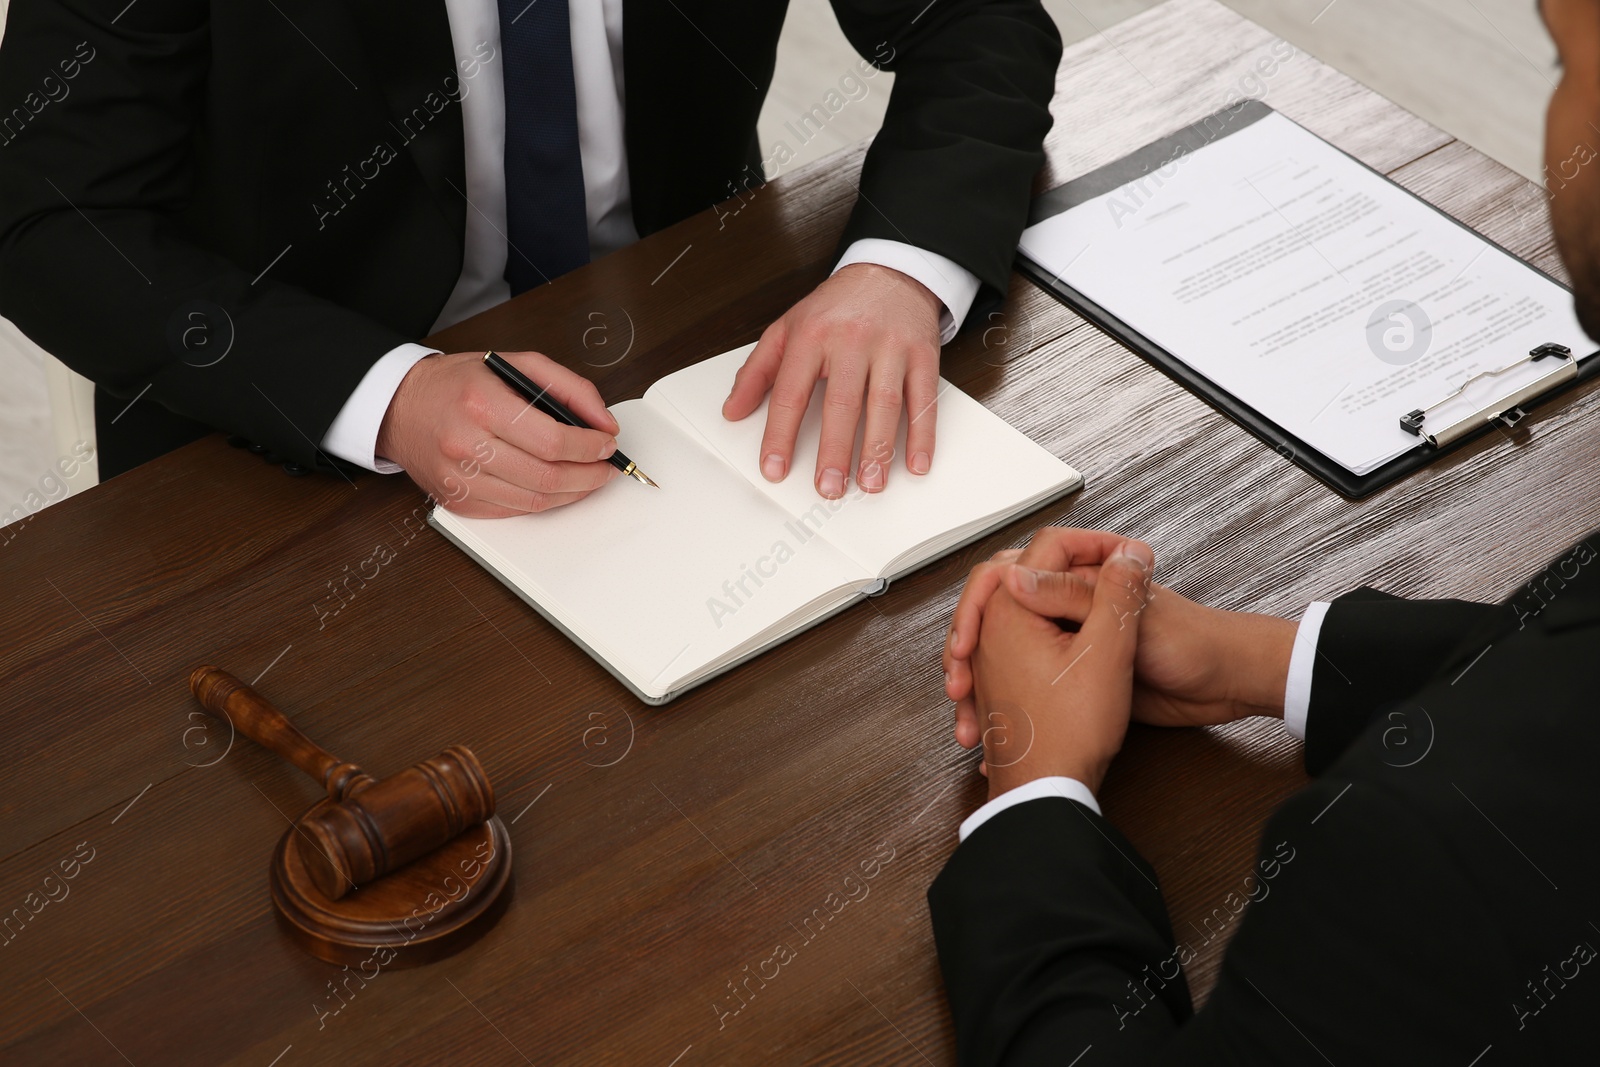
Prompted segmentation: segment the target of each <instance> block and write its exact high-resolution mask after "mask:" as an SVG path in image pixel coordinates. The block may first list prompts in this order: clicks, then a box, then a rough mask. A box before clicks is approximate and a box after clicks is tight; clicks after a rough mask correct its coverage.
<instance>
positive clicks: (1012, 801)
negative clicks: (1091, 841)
mask: <svg viewBox="0 0 1600 1067" xmlns="http://www.w3.org/2000/svg"><path fill="white" fill-rule="evenodd" d="M1042 797H1063V798H1065V799H1067V800H1076V801H1077V802H1078V803H1080V804H1082V805H1083V806H1084V807H1086V808H1088V809H1089V810H1090V811H1092V812H1094V813H1095V814H1096V815H1099V814H1100V804H1099V802H1098V801H1096V800H1095V799H1094V794H1093V793H1091V792H1089V787H1088V786H1086V785H1084V784H1083V783H1082V782H1080V781H1078V780H1077V779H1076V778H1060V777H1057V778H1035V779H1034V780H1033V781H1031V782H1028V783H1027V784H1026V785H1019V786H1017V788H1015V789H1012V790H1009V791H1007V792H1004V793H1001V794H1000V795H999V796H997V797H995V798H994V799H993V800H991V801H989V803H987V804H985V805H984V806H983V807H981V808H979V809H978V810H977V811H975V812H973V813H972V814H971V815H968V816H967V818H966V821H965V822H963V823H962V824H961V840H963V841H965V840H966V839H967V838H969V837H971V836H972V832H973V831H974V830H976V829H977V828H978V827H980V826H982V825H983V824H984V823H986V822H988V821H989V820H990V819H992V818H994V817H995V816H996V815H999V814H1000V813H1001V812H1002V811H1005V810H1006V809H1007V808H1011V807H1015V806H1016V805H1018V804H1022V803H1025V802H1027V801H1029V800H1039V799H1040V798H1042Z"/></svg>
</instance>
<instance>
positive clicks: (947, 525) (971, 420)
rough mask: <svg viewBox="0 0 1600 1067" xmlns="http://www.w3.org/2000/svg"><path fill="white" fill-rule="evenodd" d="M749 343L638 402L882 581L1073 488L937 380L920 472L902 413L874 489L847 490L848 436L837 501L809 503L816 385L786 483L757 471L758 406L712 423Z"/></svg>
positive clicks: (1028, 445)
mask: <svg viewBox="0 0 1600 1067" xmlns="http://www.w3.org/2000/svg"><path fill="white" fill-rule="evenodd" d="M754 347H755V346H754V345H747V346H745V347H744V348H737V349H734V350H733V351H731V352H724V353H723V354H722V355H720V356H716V357H714V358H712V359H708V360H705V361H703V362H701V363H697V364H695V365H694V366H692V367H689V368H686V369H685V370H681V371H678V372H677V373H675V374H671V375H668V376H667V377H666V378H663V379H662V380H661V381H659V382H657V383H656V384H655V385H653V386H651V387H650V389H649V390H648V391H647V392H646V393H645V396H646V398H647V399H650V400H652V401H655V402H657V403H659V404H661V405H662V406H664V407H670V408H671V409H672V410H674V411H675V412H676V413H677V414H678V415H679V416H680V417H681V419H682V424H683V426H684V427H685V429H686V430H687V431H689V432H695V433H698V434H699V435H700V436H701V437H702V438H703V439H704V440H705V442H706V444H707V446H708V447H710V448H711V449H713V450H715V451H716V452H717V453H719V454H720V455H722V456H723V458H724V459H726V461H727V463H728V465H729V466H731V467H732V468H733V469H734V470H735V471H737V472H738V473H739V474H740V475H741V476H743V478H744V479H745V480H746V481H747V482H748V483H749V484H750V485H752V486H754V487H755V488H756V489H758V490H760V491H761V492H762V493H763V494H765V495H766V496H768V497H769V498H770V499H772V500H773V501H774V502H776V503H777V504H778V505H779V506H781V507H782V508H783V509H784V510H785V511H786V512H788V513H789V514H790V515H791V516H794V517H796V518H799V519H801V520H802V521H803V522H804V523H805V528H806V529H807V530H808V531H812V532H815V531H818V530H820V531H821V533H822V534H823V536H825V537H826V538H827V539H828V541H829V542H831V543H832V544H833V545H834V546H835V547H837V548H839V549H841V550H843V551H844V552H846V553H848V554H849V555H850V557H851V558H852V559H855V560H857V561H858V562H859V563H860V564H861V565H862V567H864V568H865V569H866V570H867V571H868V572H869V573H871V574H875V575H879V576H882V577H893V576H894V575H895V574H896V573H898V572H899V571H900V570H901V569H902V567H903V565H905V564H908V563H915V562H917V561H919V560H922V559H926V558H930V557H931V556H933V555H937V554H938V550H939V548H940V547H945V546H948V545H951V544H955V543H956V542H958V541H960V540H964V539H965V536H966V534H967V533H969V532H976V531H977V529H978V528H982V527H987V526H989V525H991V520H993V518H994V517H995V516H998V515H1002V514H1007V513H1021V512H1023V511H1027V510H1031V507H1030V505H1031V504H1033V503H1035V502H1037V501H1039V500H1042V499H1044V498H1045V497H1048V496H1050V495H1052V494H1054V493H1056V492H1058V491H1059V490H1061V489H1062V488H1064V487H1066V486H1069V485H1076V484H1077V483H1078V482H1079V480H1080V476H1079V475H1078V473H1077V472H1076V471H1075V470H1073V469H1072V468H1071V467H1069V466H1067V465H1066V464H1065V463H1063V462H1061V460H1059V459H1057V458H1056V457H1055V456H1054V455H1052V454H1051V453H1050V452H1048V451H1046V450H1045V449H1043V448H1041V447H1039V446H1038V445H1037V444H1035V443H1034V442H1033V441H1032V440H1031V439H1029V438H1028V436H1027V435H1026V434H1023V433H1022V432H1020V431H1019V430H1017V429H1015V428H1014V427H1012V426H1011V425H1010V424H1008V423H1007V422H1005V420H1003V419H1001V418H1000V417H999V416H997V415H995V414H994V413H993V412H991V411H989V410H988V409H987V408H985V407H984V406H983V405H982V404H980V403H978V402H977V401H976V400H974V399H972V398H971V397H970V396H968V395H967V394H966V393H963V392H962V391H961V390H960V389H957V388H956V387H955V386H953V385H951V384H950V383H949V382H946V381H945V380H944V379H942V378H941V379H940V380H939V400H938V407H937V411H936V416H935V417H936V420H937V423H936V425H937V431H938V434H937V436H938V444H937V446H936V448H935V449H934V458H933V469H932V470H931V471H930V472H929V473H928V474H925V475H916V474H912V473H911V472H910V471H909V470H907V469H906V466H905V459H904V457H905V454H906V451H905V449H906V425H907V421H908V414H916V413H915V412H912V413H908V414H903V415H902V416H901V420H900V430H899V436H898V437H897V439H896V442H895V454H894V457H893V459H892V460H891V463H892V467H891V469H890V470H889V472H888V473H889V477H888V488H887V489H886V490H885V491H884V492H881V493H865V492H862V491H861V490H860V489H859V488H857V487H856V484H855V472H856V469H857V462H856V461H857V460H859V457H860V455H861V435H860V433H859V432H858V434H857V440H856V450H855V456H854V457H853V458H852V462H851V465H850V468H849V470H848V471H847V476H848V482H849V485H848V487H847V489H846V491H845V495H844V497H842V498H841V499H839V500H833V501H828V500H824V499H823V498H822V497H821V496H819V495H818V494H817V490H816V487H815V484H814V482H813V480H812V474H813V472H814V470H815V464H816V455H817V445H818V442H819V441H820V440H821V436H822V395H823V389H824V387H825V384H826V383H825V382H818V383H817V387H816V392H815V394H814V395H813V396H812V399H811V405H810V407H809V408H808V409H807V410H806V417H805V421H804V422H803V423H802V424H801V428H800V435H799V442H798V444H797V445H796V448H795V458H794V461H793V463H792V464H791V467H790V471H789V476H788V477H787V478H785V479H784V480H783V481H782V482H779V483H778V484H776V485H774V484H772V483H770V482H768V481H767V480H766V479H765V478H763V477H762V476H761V471H760V469H759V464H760V450H761V437H762V434H763V432H764V431H765V428H766V424H767V401H762V404H761V406H760V407H759V408H757V409H756V410H755V412H754V413H753V414H751V415H750V416H748V417H746V418H745V419H742V420H741V421H739V422H729V421H728V420H727V419H725V418H723V417H722V402H723V401H724V400H725V399H727V396H728V390H729V389H730V388H732V386H733V376H734V372H735V371H737V370H738V369H739V367H740V366H741V365H742V364H743V363H744V361H745V358H746V357H747V356H748V355H749V354H750V352H751V350H752V349H753V348H754ZM631 454H632V453H630V455H631ZM641 465H643V464H641ZM646 469H647V470H648V469H649V468H648V466H646Z"/></svg>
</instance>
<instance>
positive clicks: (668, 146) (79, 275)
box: [0, 0, 1061, 476]
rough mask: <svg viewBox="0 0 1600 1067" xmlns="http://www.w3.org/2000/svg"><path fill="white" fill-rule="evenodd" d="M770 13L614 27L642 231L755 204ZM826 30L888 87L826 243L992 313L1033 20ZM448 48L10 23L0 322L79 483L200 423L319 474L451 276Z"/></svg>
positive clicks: (15, 18) (1051, 51) (1034, 157)
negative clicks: (65, 406)
mask: <svg viewBox="0 0 1600 1067" xmlns="http://www.w3.org/2000/svg"><path fill="white" fill-rule="evenodd" d="M785 8H786V4H785V3H784V2H783V0H675V2H673V3H662V2H660V0H629V2H628V3H626V5H625V8H624V41H625V47H624V54H625V59H624V78H625V85H626V87H627V100H626V116H627V132H626V141H627V149H628V163H629V178H630V183H631V191H632V198H633V213H634V221H635V223H636V225H637V228H638V230H639V232H640V233H641V234H649V233H651V232H653V231H655V230H658V229H661V228H662V227H664V226H667V225H669V224H671V223H673V222H676V221H678V220H680V219H683V218H685V217H687V216H688V215H691V214H693V213H695V212H697V211H700V210H702V209H704V208H706V207H708V206H709V205H711V204H713V203H718V202H720V201H723V200H726V199H728V198H729V197H730V196H731V195H732V194H733V193H734V192H735V191H736V189H738V190H741V191H742V190H743V188H744V187H745V186H746V185H747V184H749V183H751V182H754V181H757V180H758V179H759V176H760V174H761V160H762V158H763V154H764V153H763V151H762V146H760V145H758V143H757V139H756V116H757V114H758V112H759V111H760V108H761V104H762V100H763V99H764V97H765V95H766V91H767V88H768V85H769V84H770V82H771V79H772V70H773V63H774V57H775V53H776V48H777V41H778V33H779V30H780V28H781V26H782V23H783V18H784V13H785ZM836 10H837V12H838V15H839V19H840V23H841V25H842V26H843V27H844V30H845V32H846V34H847V35H848V36H849V37H850V40H851V41H852V43H853V44H854V45H855V46H856V47H857V48H858V49H859V50H860V51H861V52H862V53H863V55H865V56H868V57H871V58H873V59H874V60H876V61H878V63H879V65H880V66H881V67H882V68H883V69H885V70H893V71H895V72H896V78H897V81H896V85H895V87H894V90H893V94H892V99H891V102H890V105H889V111H888V116H887V118H886V119H885V122H884V126H883V129H882V131H881V132H880V133H879V135H878V137H877V138H876V140H875V142H874V144H873V147H872V149H871V151H870V152H869V153H868V156H867V162H866V165H865V169H864V171H863V173H862V179H861V189H862V192H863V195H862V196H861V198H860V200H859V202H858V204H857V206H856V209H855V211H854V212H853V214H852V215H851V218H850V221H849V224H848V227H847V228H846V231H845V235H844V239H845V240H846V241H851V240H855V239H857V238H863V237H881V238H885V239H890V240H898V241H906V242H909V243H912V244H915V245H918V246H921V247H923V248H926V249H929V250H931V251H934V252H938V253H940V254H942V255H945V256H948V257H950V258H951V259H953V260H955V261H956V262H958V263H961V264H963V265H964V266H966V267H967V268H968V269H970V270H971V271H972V272H973V273H974V274H976V275H977V276H978V277H979V278H980V279H981V280H982V282H983V284H984V286H985V288H986V290H988V291H989V292H990V294H991V295H992V294H993V293H994V292H996V291H998V290H1003V289H1004V286H1005V282H1006V277H1007V274H1008V272H1009V269H1010V262H1011V256H1012V252H1013V249H1014V248H1015V245H1016V241H1017V237H1018V235H1019V233H1020V232H1021V229H1022V226H1023V223H1024V220H1025V217H1026V212H1027V202H1028V195H1029V186H1030V182H1031V179H1032V177H1033V175H1034V173H1035V171H1036V170H1037V169H1038V167H1039V166H1040V164H1041V163H1042V161H1043V154H1042V151H1041V144H1042V141H1043V137H1044V134H1045V132H1046V131H1047V130H1048V129H1049V125H1050V115H1049V110H1048V105H1049V101H1050V98H1051V93H1052V90H1053V88H1054V74H1055V68H1056V64H1057V62H1058V60H1059V57H1060V51H1061V48H1060V39H1059V36H1058V35H1057V33H1056V30H1055V27H1054V24H1053V23H1052V22H1051V21H1050V19H1049V17H1048V16H1047V15H1045V13H1044V11H1043V9H1042V8H1041V7H1040V4H1039V2H1038V0H942V2H940V3H938V4H934V5H931V6H930V5H927V3H926V0H836ZM452 53H453V49H452V46H451V37H450V27H449V21H448V18H447V15H446V11H445V5H444V2H443V0H387V2H381V3H380V2H379V0H277V2H276V3H270V4H268V3H254V2H252V3H241V2H239V0H139V2H138V3H136V4H128V3H127V0H15V2H14V3H13V4H12V5H11V11H10V17H9V24H8V26H7V28H6V34H5V39H4V43H3V45H0V107H3V108H9V109H11V110H9V111H3V112H0V314H4V315H6V316H7V317H9V318H10V319H12V320H13V321H14V322H16V323H17V325H18V326H19V327H21V329H22V330H23V331H24V332H25V333H27V334H28V335H29V336H30V337H32V338H33V339H34V340H35V341H37V342H38V343H39V344H40V345H42V346H43V347H44V348H45V349H47V350H49V351H50V352H52V353H54V354H55V355H56V356H57V357H59V358H60V359H61V360H62V361H63V362H65V363H67V364H68V365H69V366H71V367H73V368H74V369H76V370H78V371H79V372H81V373H83V374H85V375H86V376H88V377H89V378H91V379H93V380H94V381H95V382H96V383H97V384H98V385H99V387H100V393H101V396H100V398H99V400H98V401H97V415H98V416H99V417H97V423H98V428H99V432H100V435H101V473H102V476H108V475H109V474H111V473H115V472H116V471H118V470H121V469H125V468H126V467H128V466H131V465H133V464H135V463H138V462H142V461H143V460H145V459H148V458H150V457H152V456H154V455H157V454H159V453H160V452H162V451H165V450H166V449H168V448H171V447H174V446H176V445H177V444H180V443H183V442H184V441H187V440H191V439H193V438H194V437H196V436H199V435H200V434H201V433H203V432H205V431H206V430H207V429H208V428H210V427H221V428H226V429H228V430H231V431H233V432H236V433H238V434H241V435H243V436H245V437H248V438H250V439H252V440H255V441H258V442H262V443H264V444H266V445H268V446H269V447H270V448H271V449H272V450H273V451H275V452H278V453H280V454H282V455H283V456H285V457H288V458H291V459H294V460H296V461H298V462H300V463H302V464H306V465H314V466H327V465H328V464H329V463H330V460H329V459H328V458H327V457H326V456H324V455H323V454H322V453H320V451H319V450H318V448H317V445H318V443H320V441H321V440H322V437H323V434H324V433H325V432H326V430H327V428H328V426H329V424H330V423H331V422H332V421H333V418H334V416H335V415H336V414H337V413H338V411H339V408H340V407H341V406H342V404H343V403H344V401H345V400H346V399H347V397H348V396H349V394H350V393H351V391H352V390H353V389H354V388H355V386H356V385H357V384H358V383H359V382H360V380H361V377H362V375H363V374H364V373H365V372H366V370H367V369H368V368H369V367H370V366H371V365H372V363H373V362H374V361H376V360H377V358H378V357H379V356H381V355H382V354H383V353H385V352H387V351H388V350H390V349H391V348H393V347H395V346H396V345H398V344H401V343H403V342H406V341H412V340H416V339H417V338H418V337H420V336H422V335H423V334H425V333H426V332H427V331H428V329H429V327H430V326H431V325H432V323H433V322H434V320H435V318H436V317H437V315H438V313H439V311H440V310H441V308H442V307H443V306H444V303H445V301H446V299H447V298H448V297H449V295H450V292H451V290H452V288H453V286H454V285H455V282H456V279H457V276H458V275H459V273H460V268H461V260H462V252H463V235H464V220H465V217H466V212H467V210H468V207H467V204H466V201H465V199H464V194H463V192H462V190H464V188H465V180H464V176H463V167H464V164H463V148H462V127H461V115H460V108H459V97H460V94H461V93H462V92H463V86H465V91H467V92H470V91H472V88H473V86H472V83H471V80H470V78H466V77H464V76H463V75H464V71H463V69H461V68H459V67H458V60H469V61H470V60H471V59H472V58H473V57H470V56H463V57H457V56H454V55H453V54H452ZM479 58H481V57H479ZM493 61H498V59H495V60H493ZM834 80H837V79H834ZM821 92H822V89H820V88H819V94H820V93H821ZM820 98H821V97H820V96H819V99H820ZM791 147H793V146H791ZM771 148H772V146H767V152H766V153H765V154H766V155H769V156H770V155H771V154H772V153H771ZM781 161H782V160H781V158H780V159H779V160H778V162H780V163H781ZM335 209H337V210H335ZM224 342H231V348H228V349H227V355H226V356H223V357H222V358H220V359H218V358H217V357H218V353H219V351H221V350H222V349H223V348H224ZM135 397H138V398H139V399H138V401H137V403H134V404H133V405H132V406H131V407H127V405H128V403H129V401H131V400H133V399H134V398H135ZM124 409H126V411H125V413H122V412H124ZM119 413H122V414H119ZM113 417H115V419H116V421H115V423H114V424H113V422H112V419H113Z"/></svg>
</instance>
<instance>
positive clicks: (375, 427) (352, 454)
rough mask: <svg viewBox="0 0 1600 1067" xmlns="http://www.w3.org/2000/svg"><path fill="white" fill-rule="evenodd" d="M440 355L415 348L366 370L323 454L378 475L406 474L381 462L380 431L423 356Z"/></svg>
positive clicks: (324, 441) (326, 436) (388, 355)
mask: <svg viewBox="0 0 1600 1067" xmlns="http://www.w3.org/2000/svg"><path fill="white" fill-rule="evenodd" d="M438 354H439V350H438V349H436V348H429V347H427V346H426V345H412V344H405V345H401V346H400V347H399V348H396V349H393V350H391V351H389V352H386V353H384V354H383V356H381V357H380V358H379V359H378V362H376V363H374V364H373V365H372V366H371V367H369V368H368V369H367V373H366V375H365V376H364V377H362V379H361V384H360V385H358V386H356V389H355V392H353V393H351V394H350V398H349V399H348V400H346V401H345V402H344V407H342V408H340V409H339V414H338V415H336V416H334V419H333V425H331V426H329V427H328V432H327V433H325V434H323V436H322V450H323V451H324V452H331V453H332V454H333V455H335V456H338V457H339V458H340V459H342V460H344V461H345V462H346V463H354V464H355V465H356V466H358V467H365V468H366V469H367V470H369V471H377V472H378V473H379V474H398V473H400V471H402V470H404V469H405V468H403V467H401V466H400V464H398V463H390V462H389V461H388V460H386V459H380V458H378V455H377V450H378V431H379V430H380V429H381V428H382V427H383V416H384V415H385V414H387V413H388V411H389V401H391V400H393V399H394V393H395V390H396V389H399V388H400V379H402V378H404V377H405V376H406V372H407V371H409V370H410V369H411V368H412V367H414V366H416V364H417V361H418V360H420V359H422V358H423V357H424V356H434V355H438Z"/></svg>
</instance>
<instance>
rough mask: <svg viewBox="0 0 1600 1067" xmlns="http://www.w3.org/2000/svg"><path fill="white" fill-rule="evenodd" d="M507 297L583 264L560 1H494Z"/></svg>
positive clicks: (573, 93) (571, 93)
mask: <svg viewBox="0 0 1600 1067" xmlns="http://www.w3.org/2000/svg"><path fill="white" fill-rule="evenodd" d="M498 3H499V10H500V47H501V52H502V54H503V56H504V60H505V66H504V67H503V68H502V73H503V74H504V76H505V91H506V230H507V233H506V236H507V238H508V243H509V246H510V247H508V248H507V249H506V274H505V277H506V281H507V282H509V283H511V295H512V296H515V295H517V294H518V293H521V292H525V291H527V290H529V289H532V288H533V287H534V286H536V285H539V284H541V283H543V282H547V281H549V280H550V279H552V278H555V277H557V276H558V275H562V274H565V273H566V272H567V271H569V270H572V269H573V268H574V267H581V266H583V265H584V264H585V263H587V262H589V223H588V218H587V216H586V214H585V205H584V196H583V158H582V156H580V155H579V153H578V94H577V90H576V89H575V88H574V87H573V81H572V35H571V31H570V29H569V28H568V26H569V24H568V21H567V0H498Z"/></svg>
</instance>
